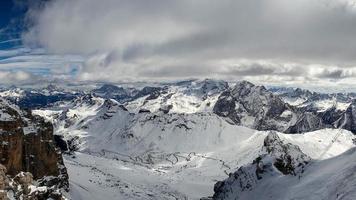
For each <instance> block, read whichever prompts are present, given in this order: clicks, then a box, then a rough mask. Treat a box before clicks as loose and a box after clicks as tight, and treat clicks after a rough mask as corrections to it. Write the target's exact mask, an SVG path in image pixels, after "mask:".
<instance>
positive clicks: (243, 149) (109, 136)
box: [0, 79, 356, 200]
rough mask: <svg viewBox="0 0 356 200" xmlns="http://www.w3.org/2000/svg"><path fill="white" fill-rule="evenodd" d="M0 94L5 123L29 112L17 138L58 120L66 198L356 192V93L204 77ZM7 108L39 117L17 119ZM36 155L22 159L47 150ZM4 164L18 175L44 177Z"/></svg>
mask: <svg viewBox="0 0 356 200" xmlns="http://www.w3.org/2000/svg"><path fill="white" fill-rule="evenodd" d="M0 96H1V98H2V99H3V101H4V102H6V103H4V105H3V106H2V107H3V110H4V114H1V120H2V121H1V123H4V124H11V123H12V121H16V120H18V119H19V120H20V119H21V120H20V121H19V122H18V124H19V125H17V126H16V127H23V128H22V130H23V133H19V134H20V135H21V134H22V135H24V136H19V138H25V141H30V142H31V144H32V145H34V144H36V142H38V141H36V140H37V139H26V137H30V136H27V135H31V134H30V133H29V134H26V133H28V132H31V131H29V129H30V128H27V127H28V126H29V125H25V124H31V123H35V124H36V126H40V127H46V126H47V127H52V126H53V128H52V129H50V130H48V131H47V132H48V133H49V135H48V137H51V138H52V143H53V152H56V151H59V149H60V151H61V152H59V153H57V154H56V155H58V156H57V159H58V160H57V161H56V163H59V164H58V165H57V166H63V167H62V168H61V169H63V170H64V169H66V170H65V171H66V173H68V177H67V176H62V175H61V174H60V173H54V174H53V175H54V176H55V177H67V178H66V179H61V180H65V181H67V183H69V184H67V186H65V184H64V186H63V185H59V186H58V184H57V186H56V187H57V188H59V189H60V191H62V192H61V194H63V196H65V198H68V199H350V200H351V199H355V198H356V193H355V191H354V190H353V188H355V187H356V182H355V180H356V179H355V178H356V177H355V172H356V169H355V167H356V165H355V159H353V158H355V148H356V145H355V144H356V136H355V133H356V120H355V119H356V116H355V115H356V112H355V109H356V108H355V105H356V101H355V100H354V97H355V94H354V93H347V94H343V93H337V94H324V93H317V92H311V91H308V90H303V89H300V88H276V87H273V88H267V87H264V86H258V85H254V84H253V83H250V82H248V81H236V82H226V81H222V80H213V79H204V80H188V81H180V82H170V83H160V84H157V83H156V84H150V83H147V84H146V85H142V83H140V84H139V85H137V86H136V85H135V84H130V85H112V84H104V85H98V87H97V88H95V89H90V90H79V89H75V88H65V89H62V88H60V87H56V86H54V85H49V86H48V87H45V88H37V89H33V88H31V89H29V88H17V87H12V88H3V89H2V91H1V93H0ZM39 99H40V100H39ZM8 106H12V107H14V108H15V109H14V110H16V112H17V113H26V112H27V113H29V114H18V115H14V116H12V115H10V116H9V114H8V113H9V112H7V111H6V110H7V107H8ZM5 111H6V112H5ZM26 116H33V117H26ZM8 118H11V120H8ZM28 118H30V119H32V118H34V119H36V120H37V121H41V122H37V121H36V122H33V120H32V121H31V120H29V119H28ZM22 121H29V122H26V123H23V122H22ZM10 122H11V123H10ZM45 124H46V125H45ZM5 126H8V125H5ZM36 126H31V127H32V129H34V130H35V131H33V132H35V133H37V135H38V134H39V133H41V132H40V131H36V128H33V127H36ZM2 129H5V128H2ZM15 129H16V130H17V128H15ZM32 129H31V130H32ZM6 134H8V133H6ZM6 134H5V133H2V135H0V136H6ZM8 135H9V134H8ZM35 135H36V134H35ZM6 137H10V136H6ZM43 137H44V136H43ZM46 137H47V136H46ZM8 140H9V139H8ZM20 140H23V139H20ZM39 141H45V140H43V139H41V140H39ZM52 143H51V145H52ZM15 146H16V145H15ZM25 146H26V145H25ZM36 146H42V145H36ZM25 149H28V148H27V147H26V148H25ZM34 151H35V152H34V153H26V152H27V151H25V153H21V155H27V154H30V155H35V157H36V155H38V156H39V157H40V156H42V153H41V152H42V151H44V150H41V149H39V150H34ZM51 151H52V150H51ZM1 152H5V151H4V150H3V151H0V153H1ZM13 152H15V151H13ZM5 154H6V155H7V154H8V153H4V155H5ZM47 154H48V153H47ZM47 154H46V158H43V159H44V160H46V159H47V157H48V159H49V160H50V157H51V156H50V155H47ZM11 157H16V155H13V156H11ZM62 157H63V162H62V161H61V159H62ZM26 159H27V158H26V156H25V158H24V160H25V161H26ZM0 163H1V164H3V165H4V166H5V167H6V168H7V171H9V172H11V173H10V176H15V175H16V173H19V172H21V171H29V172H31V173H32V174H33V176H34V177H35V179H38V178H41V177H43V175H42V174H41V176H38V175H37V174H38V172H37V171H36V170H28V169H29V168H26V167H25V168H24V167H19V168H18V169H16V170H12V168H11V166H12V165H9V164H7V163H6V162H4V161H1V162H0ZM61 163H64V165H65V167H66V168H64V165H62V164H61ZM42 164H43V163H42ZM33 165H34V166H38V167H35V168H36V169H38V170H40V169H41V163H36V162H34V163H33ZM21 166H26V162H25V164H21ZM30 169H31V168H30ZM40 171H41V170H40ZM54 171H55V170H54ZM67 171H68V172H67ZM61 173H62V172H61ZM63 173H64V171H63ZM65 181H64V182H65ZM62 182H63V181H62ZM320 183H325V184H326V185H325V186H324V185H323V184H320ZM38 187H40V186H38ZM280 188H285V189H284V190H281V189H280Z"/></svg>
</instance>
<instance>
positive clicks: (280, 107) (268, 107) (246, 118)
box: [213, 81, 326, 133]
mask: <svg viewBox="0 0 356 200" xmlns="http://www.w3.org/2000/svg"><path fill="white" fill-rule="evenodd" d="M213 111H214V113H216V114H217V115H219V116H222V117H225V118H227V119H229V120H231V122H232V123H234V124H237V125H242V126H247V127H250V128H253V129H257V130H277V131H280V132H285V133H300V132H306V131H314V130H318V129H321V128H325V127H326V125H324V124H323V122H322V120H321V119H320V118H319V117H318V116H316V115H314V114H313V113H306V112H303V111H301V110H299V109H298V108H296V107H293V106H291V105H289V104H287V103H284V102H283V101H282V100H281V99H280V98H279V97H278V96H277V95H274V94H273V93H272V92H270V91H268V90H267V89H266V88H265V87H263V86H256V85H254V84H252V83H250V82H247V81H242V82H239V83H237V84H236V86H235V87H234V88H232V89H230V90H226V91H225V92H223V93H222V94H221V95H220V96H219V99H218V101H217V102H216V104H215V106H214V109H213Z"/></svg>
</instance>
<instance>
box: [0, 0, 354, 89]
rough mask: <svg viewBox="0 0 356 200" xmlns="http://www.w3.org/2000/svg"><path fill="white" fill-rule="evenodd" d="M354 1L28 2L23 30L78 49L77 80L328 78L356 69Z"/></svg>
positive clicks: (31, 40)
mask: <svg viewBox="0 0 356 200" xmlns="http://www.w3.org/2000/svg"><path fill="white" fill-rule="evenodd" d="M354 5H355V4H354V1H350V0H295V1H285V0H273V1H266V0H249V1H245V0H219V1H215V0H194V1H192V0H176V1H167V0H151V1H142V0H104V1H97V0H53V1H50V2H49V3H47V4H46V6H45V7H44V8H43V9H42V10H31V11H30V12H29V16H30V18H31V19H32V20H33V21H32V22H33V24H34V26H32V27H31V28H30V29H29V31H28V32H26V33H24V34H23V39H24V41H25V42H26V43H27V44H29V45H31V44H35V45H41V46H43V47H44V48H46V49H47V50H48V51H49V52H51V53H55V54H81V55H83V56H84V57H85V58H87V59H86V60H85V61H84V62H83V66H82V67H80V72H79V73H78V77H77V78H78V80H104V81H105V80H107V81H118V80H122V79H137V78H142V79H159V78H186V77H230V78H233V77H235V78H241V79H251V80H254V81H257V82H259V81H267V82H280V83H283V82H288V83H305V84H314V83H324V82H328V81H329V80H333V81H332V83H335V81H334V80H339V82H341V81H340V80H342V79H350V78H352V77H353V76H354V75H355V73H354V71H355V69H354V66H356V55H355V52H356V40H355V39H354V36H355V35H356V26H354V23H355V21H356V10H355V9H354ZM0 53H1V52H0ZM61 59H62V58H61ZM64 60H65V59H64ZM0 67H1V65H0ZM64 68H65V67H64ZM57 69H60V68H58V67H57V68H56V70H53V72H56V71H57ZM65 69H66V70H68V69H67V68H65ZM66 70H64V71H66ZM329 82H330V81H329ZM330 83H331V82H330Z"/></svg>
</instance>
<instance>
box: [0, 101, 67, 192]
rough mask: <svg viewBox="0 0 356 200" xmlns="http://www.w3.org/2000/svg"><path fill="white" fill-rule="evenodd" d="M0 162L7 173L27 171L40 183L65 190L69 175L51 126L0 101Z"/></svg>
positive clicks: (39, 118) (12, 174)
mask: <svg viewBox="0 0 356 200" xmlns="http://www.w3.org/2000/svg"><path fill="white" fill-rule="evenodd" d="M0 109H1V112H0V164H2V165H3V166H4V167H5V168H6V169H7V174H8V175H9V176H12V177H14V176H16V175H17V174H18V173H20V172H29V173H31V176H33V178H34V179H35V180H36V181H37V182H38V184H39V185H40V186H48V187H56V188H57V187H58V188H61V189H64V190H68V187H69V186H68V175H67V171H66V168H65V166H64V164H63V159H62V155H61V153H60V151H59V150H58V148H57V147H56V145H55V143H54V137H53V126H52V124H51V123H49V122H45V121H44V119H43V118H41V117H39V116H33V115H32V114H31V113H30V112H29V111H23V110H20V109H19V108H17V107H16V106H13V105H11V104H9V103H8V102H6V101H5V100H2V99H1V100H0Z"/></svg>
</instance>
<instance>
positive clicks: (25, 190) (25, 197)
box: [0, 164, 66, 200]
mask: <svg viewBox="0 0 356 200" xmlns="http://www.w3.org/2000/svg"><path fill="white" fill-rule="evenodd" d="M0 199H1V200H13V199H16V200H20V199H21V200H48V199H52V200H64V199H66V198H65V197H64V196H63V195H62V194H61V191H60V188H58V187H53V186H51V187H49V186H45V185H40V184H38V182H35V181H34V180H33V176H32V174H31V173H29V172H20V173H18V174H17V175H16V176H13V177H12V176H9V175H8V174H7V170H6V167H5V166H3V165H1V164H0Z"/></svg>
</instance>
